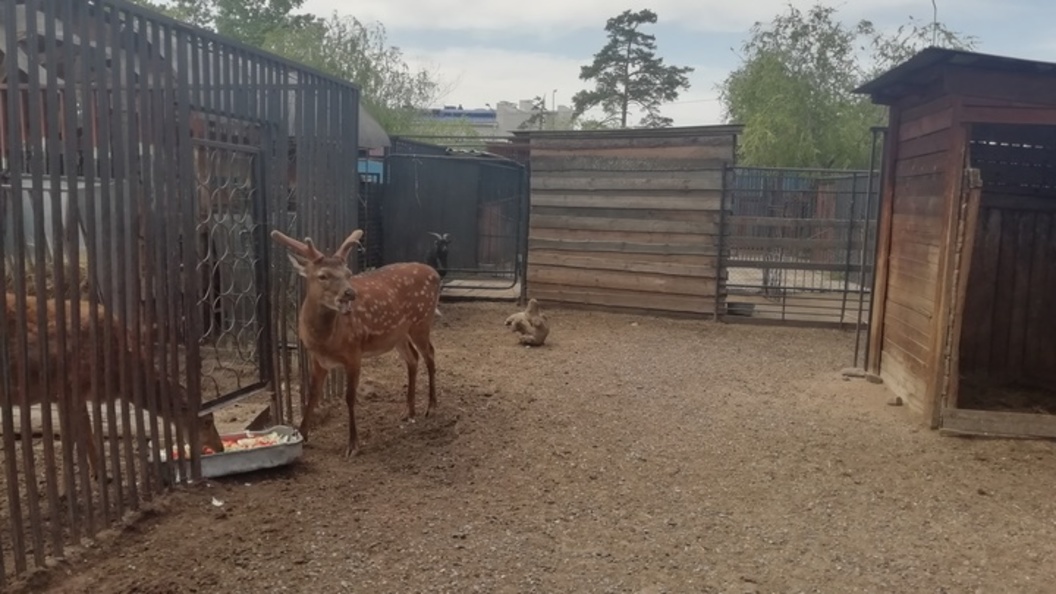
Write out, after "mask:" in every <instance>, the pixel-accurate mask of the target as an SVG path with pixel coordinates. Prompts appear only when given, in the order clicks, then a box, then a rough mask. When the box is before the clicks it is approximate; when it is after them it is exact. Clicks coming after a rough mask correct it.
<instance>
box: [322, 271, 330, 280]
mask: <svg viewBox="0 0 1056 594" xmlns="http://www.w3.org/2000/svg"><path fill="white" fill-rule="evenodd" d="M319 280H321V281H326V280H330V275H329V274H327V273H325V272H320V273H319Z"/></svg>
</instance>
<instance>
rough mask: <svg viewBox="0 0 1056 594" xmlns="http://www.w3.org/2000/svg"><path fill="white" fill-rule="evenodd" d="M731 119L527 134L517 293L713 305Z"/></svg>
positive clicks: (548, 298) (706, 308)
mask: <svg viewBox="0 0 1056 594" xmlns="http://www.w3.org/2000/svg"><path fill="white" fill-rule="evenodd" d="M737 130H739V129H737V128H733V127H727V126H723V127H715V128H714V129H713V130H708V129H677V128H676V129H666V130H650V131H643V130H635V131H619V132H618V133H597V132H595V133H565V134H554V135H547V134H539V135H535V134H533V135H532V137H531V214H530V227H529V235H528V237H529V249H528V295H529V297H534V298H536V299H539V300H540V301H542V302H558V303H568V304H577V305H593V306H604V307H616V308H633V309H645V310H659V311H668V312H678V313H693V314H713V313H715V311H716V308H717V307H723V306H724V294H725V283H724V282H720V280H719V278H718V276H719V272H718V271H719V262H718V245H719V222H720V209H721V207H722V191H723V175H724V167H725V166H726V165H727V164H731V165H732V163H733V160H734V147H735V140H736V132H737Z"/></svg>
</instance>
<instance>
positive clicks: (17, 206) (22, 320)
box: [5, 3, 48, 567]
mask: <svg viewBox="0 0 1056 594" xmlns="http://www.w3.org/2000/svg"><path fill="white" fill-rule="evenodd" d="M8 7H9V9H10V10H9V11H8V12H7V15H6V16H7V17H10V21H9V22H15V15H14V3H9V4H8ZM5 20H6V19H5ZM29 22H33V21H32V20H30V21H29ZM16 39H17V36H16V35H10V36H8V52H7V54H6V55H8V56H13V55H17V52H18V51H20V50H19V49H18V48H17V46H15V44H14V40H16ZM6 62H9V63H11V67H10V68H9V69H8V77H7V80H9V81H16V80H21V77H20V76H19V70H18V65H17V60H6ZM29 75H30V77H31V78H32V77H33V76H35V73H32V72H31V73H29ZM11 86H13V87H15V88H16V89H19V87H18V85H11ZM38 93H39V90H38ZM37 98H38V99H39V96H38V97H37ZM22 99H23V93H22V91H21V89H19V90H18V91H17V92H15V93H13V94H12V97H11V98H10V100H9V102H8V122H10V124H9V129H11V130H17V131H18V135H17V136H15V137H14V138H13V139H12V142H10V143H8V146H9V147H10V149H11V174H12V175H11V196H12V200H11V204H12V207H13V208H12V213H11V218H12V224H13V226H14V231H15V233H14V242H15V246H14V247H15V270H14V272H13V274H12V277H13V280H14V285H15V319H16V323H15V327H16V330H15V332H16V334H17V335H18V338H17V344H16V346H15V348H16V353H15V357H14V361H15V364H16V365H19V366H20V369H21V370H22V372H21V374H20V375H21V382H20V383H21V385H20V386H19V392H20V393H21V394H23V406H22V407H21V413H22V436H23V437H22V439H21V443H20V446H21V450H22V471H23V472H24V473H25V476H24V477H23V478H24V482H25V485H26V506H27V508H28V510H29V531H30V539H31V542H32V546H33V558H34V561H35V562H36V564H37V566H38V567H40V566H43V565H44V536H43V531H42V530H41V518H40V494H39V493H38V491H37V471H36V461H35V456H34V452H33V439H32V430H31V427H32V416H31V415H30V408H29V402H30V400H32V399H33V396H32V395H31V394H30V392H29V386H28V384H29V382H28V377H27V376H28V375H29V373H30V372H31V369H30V366H29V361H30V360H31V359H30V353H29V350H30V345H29V341H28V330H29V326H30V325H31V324H37V323H38V322H31V321H30V320H28V319H27V316H26V314H27V313H28V309H27V301H28V299H27V287H26V272H27V271H26V228H25V227H26V219H25V215H26V213H25V211H24V203H23V201H24V190H23V185H22V182H23V178H24V172H25V170H26V163H25V154H24V152H23V150H24V149H22V148H21V147H23V146H24V143H25V141H26V140H29V139H28V138H26V137H25V136H23V134H26V135H28V133H33V132H34V129H33V126H32V125H31V126H30V128H31V129H30V130H29V131H28V132H27V131H26V130H25V128H26V125H25V124H27V123H29V124H32V122H25V120H24V119H23V115H24V114H25V113H26V112H27V111H29V110H28V109H23V108H22ZM33 99H34V98H33V97H29V96H26V97H25V100H26V102H27V103H32V101H33ZM27 108H28V106H27ZM15 147H20V148H19V150H15ZM30 150H31V151H32V148H30ZM31 183H32V182H31ZM38 187H39V186H38ZM32 190H33V187H32V186H31V187H30V191H32ZM38 274H39V273H38ZM42 363H43V362H42ZM39 373H40V377H41V379H42V380H43V378H44V377H46V376H47V374H46V368H44V367H42V368H41V369H40V370H39ZM42 391H44V392H47V390H42ZM46 404H48V401H47V398H46V397H43V403H42V406H43V405H46ZM15 484H16V485H17V482H16V483H15ZM21 555H22V556H24V555H25V550H23V551H22V552H21Z"/></svg>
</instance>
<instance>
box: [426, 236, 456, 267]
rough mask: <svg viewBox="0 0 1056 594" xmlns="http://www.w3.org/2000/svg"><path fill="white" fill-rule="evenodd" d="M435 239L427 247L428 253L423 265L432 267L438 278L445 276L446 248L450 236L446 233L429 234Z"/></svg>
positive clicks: (449, 241) (449, 242)
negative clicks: (438, 275)
mask: <svg viewBox="0 0 1056 594" xmlns="http://www.w3.org/2000/svg"><path fill="white" fill-rule="evenodd" d="M429 235H432V236H433V237H435V238H436V240H435V241H433V245H431V246H429V252H428V253H427V254H426V256H425V263H426V264H428V265H430V266H432V267H433V269H434V270H436V271H437V272H438V273H439V274H440V278H444V276H446V275H447V247H448V246H449V245H450V244H451V236H450V235H448V234H447V233H444V234H443V235H440V234H439V233H433V232H432V231H430V232H429Z"/></svg>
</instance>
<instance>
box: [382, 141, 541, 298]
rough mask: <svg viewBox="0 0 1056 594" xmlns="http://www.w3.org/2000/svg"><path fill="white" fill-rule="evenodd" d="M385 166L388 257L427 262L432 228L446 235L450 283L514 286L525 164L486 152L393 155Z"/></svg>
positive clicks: (385, 251)
mask: <svg viewBox="0 0 1056 594" xmlns="http://www.w3.org/2000/svg"><path fill="white" fill-rule="evenodd" d="M385 172H386V186H385V208H384V215H383V224H382V226H383V234H384V238H383V242H384V246H383V249H382V253H383V254H384V259H385V262H400V261H418V262H421V261H424V260H425V256H426V253H427V252H428V249H429V246H430V245H431V243H432V241H433V237H432V236H430V235H429V233H430V232H432V233H440V234H444V233H447V234H449V235H450V237H451V244H450V248H449V252H448V266H449V268H448V275H447V277H446V278H445V284H446V285H447V286H448V287H449V288H456V287H457V288H459V289H469V288H478V289H485V290H491V289H494V290H497V291H501V290H507V291H508V290H510V289H513V288H514V287H515V286H516V284H517V283H518V282H519V281H520V280H521V278H522V276H523V275H522V264H523V257H522V255H521V254H522V250H521V246H522V244H523V233H524V229H523V227H524V211H525V208H526V201H527V188H526V179H525V178H526V176H525V170H524V167H523V166H521V165H519V164H517V163H515V162H513V161H509V160H506V159H501V158H495V157H487V156H470V155H466V156H463V155H452V154H442V155H427V154H391V155H389V156H388V157H387V158H386V163H385Z"/></svg>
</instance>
